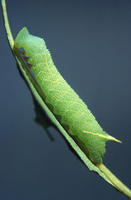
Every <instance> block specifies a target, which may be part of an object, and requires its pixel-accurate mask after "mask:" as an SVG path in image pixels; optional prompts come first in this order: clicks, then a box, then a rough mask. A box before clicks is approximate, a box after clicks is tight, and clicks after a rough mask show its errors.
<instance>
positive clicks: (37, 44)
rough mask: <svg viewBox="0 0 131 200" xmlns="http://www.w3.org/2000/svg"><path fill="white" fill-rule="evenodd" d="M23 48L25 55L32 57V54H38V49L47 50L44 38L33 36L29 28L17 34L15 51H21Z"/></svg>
mask: <svg viewBox="0 0 131 200" xmlns="http://www.w3.org/2000/svg"><path fill="white" fill-rule="evenodd" d="M21 48H23V49H24V51H25V54H28V56H30V53H32V52H33V53H35V52H37V49H38V48H39V49H40V48H46V45H45V42H44V40H43V39H42V38H39V37H36V36H33V35H31V34H30V33H29V31H28V30H27V28H26V27H24V28H22V29H21V31H20V32H19V33H18V34H17V37H16V39H15V45H14V49H17V50H19V49H21Z"/></svg>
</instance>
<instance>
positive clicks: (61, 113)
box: [14, 27, 120, 164]
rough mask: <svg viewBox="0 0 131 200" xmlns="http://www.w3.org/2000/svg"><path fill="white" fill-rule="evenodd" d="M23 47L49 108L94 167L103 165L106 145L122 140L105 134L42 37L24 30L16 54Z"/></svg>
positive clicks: (18, 39) (19, 37)
mask: <svg viewBox="0 0 131 200" xmlns="http://www.w3.org/2000/svg"><path fill="white" fill-rule="evenodd" d="M21 48H23V49H24V60H25V62H27V64H28V66H29V68H30V71H31V73H33V75H34V77H35V80H36V82H37V83H38V85H39V87H40V88H41V91H42V97H43V99H44V101H45V103H46V105H47V106H48V108H49V109H50V110H51V112H52V113H53V114H54V116H55V117H56V118H57V120H58V121H59V123H60V124H61V125H62V126H63V127H64V129H65V130H66V131H67V132H68V133H69V135H70V136H71V137H72V138H73V139H74V140H75V142H76V143H77V144H78V145H79V147H80V148H81V149H82V150H83V151H84V153H85V154H86V155H87V156H88V158H89V159H90V160H91V161H92V162H93V163H94V164H98V163H101V162H102V158H103V156H104V153H105V144H106V142H107V141H109V140H114V141H116V142H120V141H119V140H117V139H115V138H114V137H112V136H110V135H109V134H107V133H106V132H105V131H103V129H102V128H101V126H100V125H99V123H98V122H97V121H96V119H95V117H94V116H93V114H92V113H91V111H90V110H89V109H88V107H87V105H86V104H85V103H84V102H83V101H82V100H81V99H80V97H79V96H78V95H77V94H76V92H75V91H74V90H73V89H72V88H71V87H70V86H69V85H68V83H67V82H66V81H65V80H64V78H63V77H62V76H61V74H60V73H59V72H58V70H57V69H56V67H55V65H54V63H53V60H52V57H51V55H50V52H49V50H48V49H47V47H46V44H45V42H44V40H43V39H42V38H39V37H36V36H33V35H31V34H29V32H28V30H27V28H25V27H24V28H23V29H22V30H21V31H20V32H19V33H18V35H17V37H16V39H15V44H14V51H15V52H16V53H17V54H18V53H19V50H20V49H21Z"/></svg>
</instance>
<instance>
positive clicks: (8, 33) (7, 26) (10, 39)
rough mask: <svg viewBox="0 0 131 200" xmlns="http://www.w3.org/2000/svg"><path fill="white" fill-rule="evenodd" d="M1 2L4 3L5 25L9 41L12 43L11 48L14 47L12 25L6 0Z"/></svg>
mask: <svg viewBox="0 0 131 200" xmlns="http://www.w3.org/2000/svg"><path fill="white" fill-rule="evenodd" d="M1 4H2V9H3V18H4V26H5V29H6V33H7V38H8V42H9V44H10V47H11V49H13V46H14V39H13V36H12V33H11V30H10V26H9V21H8V16H7V10H6V3H5V0H2V1H1Z"/></svg>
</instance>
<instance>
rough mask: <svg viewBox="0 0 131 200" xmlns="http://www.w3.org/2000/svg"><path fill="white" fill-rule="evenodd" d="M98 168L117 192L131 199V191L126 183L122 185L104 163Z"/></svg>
mask: <svg viewBox="0 0 131 200" xmlns="http://www.w3.org/2000/svg"><path fill="white" fill-rule="evenodd" d="M97 167H98V168H99V169H100V170H101V171H102V172H103V173H104V174H105V176H106V177H107V178H108V179H109V180H110V181H111V183H112V184H113V185H114V186H115V187H116V189H117V190H119V191H120V192H122V193H123V194H125V195H126V196H128V197H129V198H130V199H131V190H130V189H129V188H128V187H127V186H126V185H125V184H124V183H122V182H121V181H120V180H119V179H118V178H117V177H116V176H115V175H114V174H113V173H112V172H111V171H110V170H109V169H108V168H107V167H106V166H105V165H104V164H103V163H100V164H98V165H97Z"/></svg>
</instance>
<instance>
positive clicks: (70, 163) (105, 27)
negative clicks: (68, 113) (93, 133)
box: [0, 0, 131, 200]
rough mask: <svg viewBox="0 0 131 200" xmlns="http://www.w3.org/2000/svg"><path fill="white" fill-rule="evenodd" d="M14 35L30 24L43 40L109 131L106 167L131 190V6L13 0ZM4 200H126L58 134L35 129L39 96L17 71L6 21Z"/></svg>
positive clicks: (1, 99)
mask: <svg viewBox="0 0 131 200" xmlns="http://www.w3.org/2000/svg"><path fill="white" fill-rule="evenodd" d="M7 8H8V15H9V18H10V25H11V29H12V32H13V35H14V36H16V34H17V32H18V31H19V30H20V29H21V28H22V27H23V26H27V27H28V29H29V30H30V32H31V33H32V34H34V35H37V36H40V37H43V38H44V39H45V41H46V44H47V47H48V48H49V50H50V51H51V54H52V57H53V60H54V62H55V64H56V66H57V67H58V69H59V71H60V72H61V73H62V75H63V76H64V77H65V79H66V80H67V81H68V82H69V83H70V84H71V86H72V87H73V88H74V89H75V90H76V92H78V94H79V95H80V97H81V98H82V99H83V100H84V101H85V102H86V103H87V105H88V107H89V108H90V109H91V111H92V112H93V114H94V115H95V116H96V119H97V120H98V121H99V122H100V124H101V126H102V127H103V128H104V130H106V131H107V132H109V133H110V134H111V135H113V136H114V137H116V138H118V139H120V140H122V141H123V143H122V144H117V143H111V142H109V143H108V144H107V153H106V155H105V158H104V163H105V164H106V165H107V166H108V167H109V168H110V169H111V170H112V171H113V172H114V173H115V174H116V175H117V176H118V177H119V178H120V179H121V180H123V181H124V183H126V184H127V185H128V186H129V187H131V172H130V169H131V153H130V151H131V145H130V144H131V78H130V77H131V1H130V0H125V1H124V0H103V1H102V0H99V1H98V0H86V1H84V0H79V1H73V0H70V1H68V0H66V1H57V0H54V1H53V0H52V1H47V0H46V1H43V0H37V1H29V0H22V1H16V0H12V1H9V0H7ZM0 18H1V19H0V21H1V23H0V73H1V74H0V91H1V94H0V199H2V200H10V199H13V200H29V199H31V200H36V199H39V200H52V199H57V200H61V199H62V200H65V199H68V200H72V199H75V200H79V199H89V200H95V199H107V200H108V199H112V200H116V199H119V200H124V199H127V198H126V197H125V196H123V195H121V194H120V193H119V192H117V191H116V190H115V189H114V188H112V186H110V185H109V184H108V183H106V182H105V181H104V180H103V179H102V178H100V177H99V176H98V175H96V174H94V173H91V172H90V171H89V170H88V169H87V168H86V167H85V166H84V165H83V164H82V162H80V161H79V160H78V159H77V157H76V156H75V155H74V154H73V153H72V152H71V151H70V149H69V148H68V146H67V144H66V143H65V141H64V140H63V138H62V137H61V134H60V133H59V132H57V131H56V130H55V129H53V128H50V129H49V130H50V132H51V134H52V135H53V137H54V138H55V141H54V142H51V141H50V140H49V138H48V136H47V134H46V133H45V131H44V130H43V129H42V127H41V126H38V125H37V124H36V123H34V118H35V112H34V106H33V103H32V97H31V95H30V92H29V90H28V89H27V87H26V85H25V83H24V82H23V80H22V79H21V78H20V76H19V74H18V71H17V69H16V63H15V60H14V58H13V56H12V54H11V51H10V49H9V47H8V43H7V40H6V36H5V31H4V27H3V24H2V16H0Z"/></svg>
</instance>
